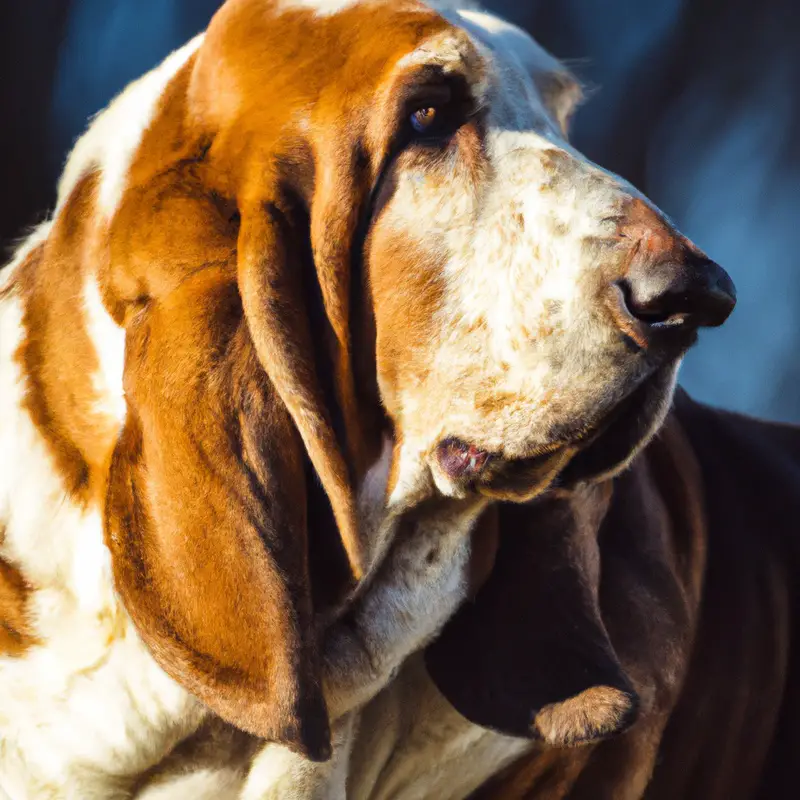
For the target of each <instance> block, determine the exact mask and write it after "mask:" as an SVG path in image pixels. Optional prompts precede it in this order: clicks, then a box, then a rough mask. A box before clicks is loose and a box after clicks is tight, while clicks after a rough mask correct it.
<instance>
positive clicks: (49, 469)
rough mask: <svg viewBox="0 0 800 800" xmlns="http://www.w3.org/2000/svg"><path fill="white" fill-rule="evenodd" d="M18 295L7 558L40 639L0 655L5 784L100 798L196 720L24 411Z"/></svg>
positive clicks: (0, 307)
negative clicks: (116, 587)
mask: <svg viewBox="0 0 800 800" xmlns="http://www.w3.org/2000/svg"><path fill="white" fill-rule="evenodd" d="M22 335H23V329H22V310H21V307H20V301H19V298H17V297H15V296H13V295H12V296H10V297H6V298H5V299H3V300H2V301H0V453H2V460H1V461H0V523H1V524H2V526H3V527H4V528H5V538H4V540H3V543H2V547H0V555H2V557H3V558H4V559H5V560H7V561H9V562H10V563H11V564H14V565H16V566H17V567H18V568H19V569H20V570H21V572H22V574H23V575H24V576H25V578H26V580H27V581H28V582H29V583H30V584H31V586H32V588H33V590H34V591H33V592H32V595H31V602H32V605H33V608H32V617H33V619H32V622H33V626H32V627H33V631H34V633H35V635H36V636H37V637H38V638H39V640H40V641H41V646H34V647H32V648H30V649H29V650H28V651H27V652H26V653H25V655H24V657H23V658H20V659H14V658H0V783H2V785H4V786H5V788H6V790H7V791H8V792H9V793H10V794H11V795H12V797H15V798H16V797H19V798H27V797H31V798H39V797H53V798H55V797H59V798H62V797H64V798H73V797H74V798H81V800H91V798H105V797H111V796H115V793H116V792H117V791H118V790H121V788H122V787H124V783H125V782H124V781H123V780H121V779H120V777H119V776H120V775H121V774H122V775H124V774H125V773H130V774H133V775H136V774H137V773H139V772H141V771H143V770H144V769H147V768H148V767H150V766H151V765H153V764H155V763H158V762H159V761H160V760H161V759H162V758H163V757H164V756H165V755H166V753H167V752H168V751H169V749H170V748H171V747H172V746H173V745H174V743H175V742H176V741H178V740H179V739H180V738H181V737H182V736H184V735H186V733H187V732H189V731H190V730H191V729H192V727H193V726H194V725H196V724H197V721H198V719H199V718H200V715H201V713H202V712H201V710H200V709H199V707H198V704H197V703H196V701H194V700H193V699H192V698H191V697H189V696H188V695H187V693H186V692H185V691H184V690H183V689H181V688H180V687H179V686H177V684H175V683H174V682H173V681H172V680H171V679H170V678H168V677H167V676H166V675H165V674H164V673H163V672H162V671H161V669H160V668H158V667H157V666H156V665H155V663H154V662H153V660H152V657H151V656H150V654H149V653H148V652H147V650H146V649H145V647H144V646H143V645H142V644H141V642H140V641H139V639H138V637H137V636H136V633H135V631H134V629H133V626H132V625H131V623H130V621H129V619H128V617H127V615H126V614H125V612H124V610H123V609H122V608H121V606H120V604H119V601H118V599H117V597H116V595H115V594H114V592H113V588H112V580H111V570H110V559H109V554H108V551H107V549H106V547H105V545H104V542H103V531H102V523H101V519H100V514H99V511H98V510H96V509H89V510H83V509H81V508H80V507H78V506H77V505H76V504H75V503H74V502H73V501H72V500H70V499H69V497H67V496H66V494H65V492H64V488H63V485H62V484H61V481H60V479H59V478H58V476H57V475H56V473H55V470H54V468H53V464H52V461H51V459H50V455H49V453H48V452H47V450H46V448H45V444H44V442H43V441H42V439H41V437H40V435H39V433H38V431H37V430H36V428H35V427H34V426H33V423H32V422H31V420H30V417H29V416H28V414H27V412H26V411H25V409H24V408H23V396H24V391H25V386H24V381H23V377H22V375H21V371H20V367H19V365H18V364H17V362H16V361H15V359H14V353H15V351H16V349H17V347H18V345H19V342H20V340H21V337H22Z"/></svg>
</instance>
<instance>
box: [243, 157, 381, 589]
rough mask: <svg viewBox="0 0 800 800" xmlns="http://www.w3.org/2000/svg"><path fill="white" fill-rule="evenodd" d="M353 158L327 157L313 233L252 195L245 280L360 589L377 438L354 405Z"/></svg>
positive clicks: (264, 352) (270, 363)
mask: <svg viewBox="0 0 800 800" xmlns="http://www.w3.org/2000/svg"><path fill="white" fill-rule="evenodd" d="M329 146H332V145H329ZM351 151H352V147H351V145H350V143H348V142H341V143H340V146H339V147H338V148H334V150H333V151H332V152H330V153H325V154H323V155H322V156H321V159H322V160H323V161H324V162H325V168H324V169H320V170H319V173H320V174H319V176H318V177H317V186H316V189H315V192H314V197H313V199H312V201H311V208H310V211H309V215H310V220H309V227H310V231H300V232H297V231H294V232H293V231H292V228H293V226H294V225H296V221H295V214H293V209H291V207H290V206H291V203H289V202H288V201H286V200H283V201H281V200H269V201H265V200H264V199H263V198H262V197H261V196H260V193H259V189H261V191H266V190H265V188H264V187H263V186H261V187H259V186H256V187H254V188H255V190H254V191H252V192H249V193H248V194H249V195H250V196H251V198H252V199H251V200H249V201H246V202H245V203H244V204H243V208H242V211H241V215H242V222H241V230H240V234H239V246H238V251H239V266H238V275H239V288H240V291H241V294H242V301H243V305H244V310H245V317H246V319H247V324H248V327H249V329H250V333H251V336H252V339H253V343H254V346H255V350H256V353H257V354H258V358H259V360H260V362H261V365H262V366H263V368H264V369H265V370H266V372H267V374H268V375H269V377H270V379H271V380H272V383H273V385H274V386H275V388H276V390H277V392H278V394H279V395H280V397H281V399H282V400H283V402H284V404H285V405H286V408H287V409H288V410H289V413H290V414H291V416H292V419H293V420H294V423H295V425H296V427H297V430H298V431H299V432H300V435H301V437H302V439H303V442H304V444H305V447H306V450H307V452H308V455H309V458H310V459H311V462H312V464H313V465H314V468H315V469H316V471H317V474H318V475H319V477H320V480H321V482H322V485H323V487H324V488H325V491H326V493H327V495H328V499H329V500H330V503H331V506H332V509H333V513H334V516H335V518H336V523H337V527H338V530H339V534H340V536H341V539H342V544H343V545H344V548H345V551H346V553H347V556H348V559H349V561H350V567H351V571H352V573H353V576H354V577H355V578H356V579H359V578H361V577H362V574H363V571H364V568H365V563H364V562H365V558H366V556H365V550H364V544H365V543H364V542H363V540H362V535H361V531H359V526H358V520H357V516H356V508H355V492H354V490H353V487H354V484H355V483H356V481H357V480H358V478H359V477H360V476H361V475H363V473H364V471H365V469H366V466H367V461H368V456H367V454H366V452H365V451H366V447H365V443H366V442H367V439H368V437H367V435H366V434H365V432H364V430H363V425H362V423H361V420H360V418H359V413H358V408H357V402H356V396H355V382H354V375H353V364H352V352H351V339H350V290H351V286H350V279H351V275H350V267H351V258H352V255H351V247H352V244H353V238H354V236H355V232H356V228H357V225H358V223H359V220H360V211H361V209H362V201H363V195H364V194H365V193H366V192H365V191H364V190H362V188H361V187H360V186H359V185H358V178H357V175H356V168H355V165H354V164H352V163H351V160H352V158H349V156H352V152H351ZM265 183H266V181H265ZM309 235H310V245H311V253H310V255H311V260H312V262H313V268H314V270H315V279H316V282H317V286H318V287H319V294H320V295H321V303H322V307H323V311H324V315H325V319H326V327H325V330H324V331H322V332H321V338H322V340H323V342H322V344H323V345H324V346H325V347H326V349H327V352H325V353H323V354H320V353H319V352H318V351H317V350H315V347H314V344H313V343H312V340H311V331H310V329H309V325H308V309H307V305H306V297H307V296H308V294H309V287H307V286H306V287H304V286H303V276H302V274H301V269H300V260H301V258H302V254H300V253H297V252H289V251H288V250H287V243H288V242H290V241H292V240H295V241H296V240H297V239H298V236H302V237H303V238H308V237H309ZM320 357H323V358H325V360H326V361H328V362H329V363H330V364H332V367H333V369H332V379H333V387H332V391H333V393H334V397H333V398H332V399H333V400H334V401H335V404H336V405H335V408H336V412H337V413H338V418H339V422H340V426H339V429H338V436H337V430H336V429H335V428H334V424H333V420H332V419H331V416H330V412H329V406H328V404H327V403H326V401H325V397H324V396H323V387H322V386H321V384H320V381H319V379H318V374H317V370H316V367H315V358H316V359H318V358H320ZM379 444H380V443H379V442H378V443H377V445H376V447H379ZM345 455H346V456H348V457H349V459H346V458H345ZM374 455H377V451H376V453H375V454H374Z"/></svg>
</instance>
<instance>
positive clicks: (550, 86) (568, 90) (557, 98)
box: [533, 69, 584, 136]
mask: <svg viewBox="0 0 800 800" xmlns="http://www.w3.org/2000/svg"><path fill="white" fill-rule="evenodd" d="M533 82H534V83H535V84H536V88H537V89H538V90H539V94H540V96H541V98H542V102H543V103H544V107H545V108H546V109H547V111H548V112H549V114H550V116H551V117H552V118H553V119H554V120H555V122H556V123H557V124H558V127H559V128H561V132H562V133H563V134H564V136H568V135H569V130H570V123H571V122H572V117H573V116H574V114H575V111H576V110H577V108H578V106H579V105H580V104H581V101H582V100H583V97H584V94H583V88H582V87H581V84H580V83H579V82H578V79H577V78H576V77H575V76H574V75H573V74H572V73H571V72H569V71H567V70H565V69H553V70H545V71H542V72H534V74H533Z"/></svg>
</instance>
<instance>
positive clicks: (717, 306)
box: [611, 200, 736, 347]
mask: <svg viewBox="0 0 800 800" xmlns="http://www.w3.org/2000/svg"><path fill="white" fill-rule="evenodd" d="M620 236H621V237H622V238H623V239H625V240H628V241H630V248H631V251H630V259H629V261H628V263H627V268H626V270H625V271H624V274H623V275H622V276H621V277H620V278H618V279H617V280H616V281H614V283H613V286H612V291H611V297H612V315H613V316H614V317H615V321H616V322H617V325H618V327H620V328H621V330H622V331H623V333H625V334H627V335H628V337H629V338H632V339H633V340H634V341H635V342H636V343H637V344H639V345H640V346H641V347H647V346H649V345H650V344H651V343H652V342H653V341H654V340H655V339H656V338H659V339H661V338H662V337H664V336H673V335H674V336H675V337H678V336H681V335H685V334H686V333H687V332H688V333H690V334H693V333H695V332H696V331H697V329H698V328H701V327H716V326H718V325H722V323H723V322H725V320H726V319H727V318H728V316H729V315H730V313H731V312H732V311H733V308H734V306H735V305H736V288H735V286H734V284H733V281H732V280H731V278H730V276H729V275H728V273H727V272H725V270H724V269H723V268H722V267H721V266H719V264H717V263H715V262H714V261H712V260H711V259H710V258H708V256H706V255H705V254H704V253H703V252H702V251H700V250H699V249H698V248H697V247H695V245H694V244H692V242H690V241H689V240H688V239H686V238H685V237H684V236H682V235H681V234H680V233H678V232H677V231H676V230H674V229H673V228H672V227H671V226H670V225H669V224H668V223H667V222H666V221H665V220H664V219H663V218H662V217H661V216H660V215H659V214H658V213H657V212H656V211H654V210H653V209H651V208H650V207H649V206H646V205H645V204H644V203H643V202H642V201H640V200H635V201H633V203H632V204H631V210H630V212H629V215H628V217H627V219H626V221H625V222H624V223H623V224H622V225H621V227H620Z"/></svg>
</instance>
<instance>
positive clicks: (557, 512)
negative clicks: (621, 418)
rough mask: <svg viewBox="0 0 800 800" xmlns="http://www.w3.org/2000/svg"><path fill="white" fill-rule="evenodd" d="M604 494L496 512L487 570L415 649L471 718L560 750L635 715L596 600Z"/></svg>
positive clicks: (594, 491)
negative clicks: (469, 597)
mask: <svg viewBox="0 0 800 800" xmlns="http://www.w3.org/2000/svg"><path fill="white" fill-rule="evenodd" d="M582 491H583V490H582ZM604 492H605V487H588V488H587V489H586V491H585V493H584V496H581V497H580V498H572V499H568V498H566V497H565V498H559V499H548V500H546V501H540V502H538V503H535V504H532V505H527V506H525V505H519V506H514V505H508V506H502V507H501V508H500V521H499V526H500V531H501V534H500V542H499V549H498V551H497V555H496V560H495V563H494V567H493V569H492V573H491V576H490V577H489V579H488V581H487V582H486V583H485V584H484V586H483V587H482V588H481V589H480V591H479V592H478V594H477V596H476V598H475V600H474V602H467V604H466V605H465V606H463V607H462V608H461V609H460V610H459V612H458V613H457V614H456V615H455V617H454V618H453V619H452V620H450V622H449V623H448V624H447V625H446V626H445V628H444V630H443V632H442V633H441V635H440V636H439V638H438V639H437V640H436V641H435V642H433V644H432V645H430V646H429V647H428V649H427V652H426V661H427V666H428V670H429V673H430V675H431V677H432V678H433V680H434V682H435V683H436V685H437V686H438V687H439V689H440V691H441V692H442V694H444V696H445V697H446V698H447V699H448V700H449V701H450V702H451V703H452V704H453V706H454V707H455V708H456V709H457V710H458V711H459V712H460V713H461V714H463V715H464V716H465V717H466V718H467V719H469V720H470V721H471V722H474V723H475V724H477V725H481V726H483V727H485V728H490V729H492V730H496V731H498V732H500V733H505V734H509V735H512V736H519V737H525V738H531V739H540V740H544V741H545V742H547V743H549V744H552V745H571V744H579V743H583V742H592V741H596V740H600V739H603V738H606V737H608V736H610V735H612V734H615V733H618V732H620V731H622V730H624V729H625V728H626V727H627V726H628V725H630V724H631V722H632V721H633V720H634V718H635V716H636V712H637V707H638V698H637V696H636V694H635V692H634V690H633V687H632V686H631V683H630V681H629V680H628V678H627V676H626V675H625V673H624V671H623V669H622V667H621V665H620V662H619V660H618V658H617V655H616V653H615V652H614V648H613V646H612V644H611V641H610V640H609V637H608V634H607V632H606V629H605V627H604V625H603V621H602V619H601V616H600V609H599V605H598V598H597V588H598V580H599V554H598V550H597V542H596V537H595V534H596V530H597V523H598V521H599V520H598V518H597V515H598V513H599V512H600V509H601V508H602V509H604V508H605V507H606V503H607V498H606V497H604V496H602V495H604ZM598 504H599V505H598Z"/></svg>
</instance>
